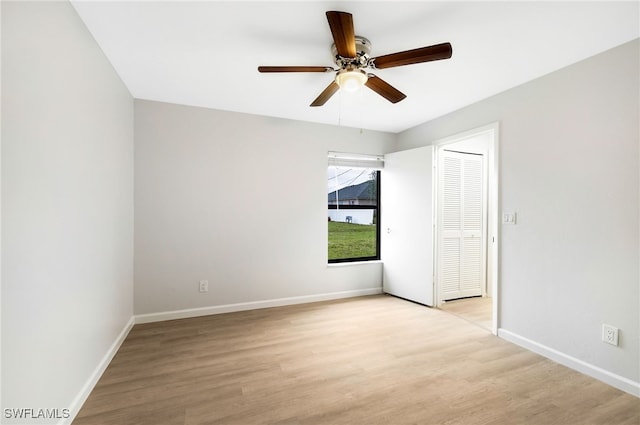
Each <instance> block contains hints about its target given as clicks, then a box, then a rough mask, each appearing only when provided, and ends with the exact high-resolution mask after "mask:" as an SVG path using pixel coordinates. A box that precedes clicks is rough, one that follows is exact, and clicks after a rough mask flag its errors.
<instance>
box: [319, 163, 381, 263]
mask: <svg viewBox="0 0 640 425" xmlns="http://www.w3.org/2000/svg"><path fill="white" fill-rule="evenodd" d="M367 165H372V164H371V162H370V163H369V164H367ZM379 200H380V171H379V170H378V169H376V168H374V167H370V168H364V167H361V166H359V167H358V166H349V165H347V166H342V165H331V161H330V165H329V167H328V169H327V215H328V258H329V262H330V263H340V262H349V261H367V260H379V259H380V229H379V226H378V223H379V222H380V209H379Z"/></svg>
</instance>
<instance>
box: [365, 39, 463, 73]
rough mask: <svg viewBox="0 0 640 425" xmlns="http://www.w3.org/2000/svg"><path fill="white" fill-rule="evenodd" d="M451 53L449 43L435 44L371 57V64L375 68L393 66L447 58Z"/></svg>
mask: <svg viewBox="0 0 640 425" xmlns="http://www.w3.org/2000/svg"><path fill="white" fill-rule="evenodd" d="M452 53H453V51H452V49H451V43H442V44H435V45H433V46H428V47H420V48H418V49H413V50H406V51H404V52H398V53H391V54H389V55H384V56H378V57H377V58H374V59H373V65H374V66H375V67H376V68H377V69H385V68H392V67H394V66H403V65H411V64H414V63H422V62H429V61H437V60H441V59H449V58H450V57H451V54H452Z"/></svg>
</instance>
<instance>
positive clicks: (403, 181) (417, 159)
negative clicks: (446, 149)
mask: <svg viewBox="0 0 640 425" xmlns="http://www.w3.org/2000/svg"><path fill="white" fill-rule="evenodd" d="M432 174H433V147H432V146H426V147H422V148H417V149H410V150H407V151H402V152H395V153H392V154H387V155H385V157H384V171H383V172H382V178H381V182H380V183H381V192H382V194H381V197H380V198H381V199H380V201H381V209H380V219H381V220H380V222H381V225H382V227H381V251H382V252H381V258H382V262H383V290H384V292H385V293H388V294H391V295H395V296H398V297H401V298H405V299H408V300H411V301H415V302H418V303H421V304H425V305H428V306H433V305H434V301H433V300H434V296H433V293H434V287H433V209H432V206H433V176H432Z"/></svg>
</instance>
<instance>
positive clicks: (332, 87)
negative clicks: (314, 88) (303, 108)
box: [309, 81, 340, 106]
mask: <svg viewBox="0 0 640 425" xmlns="http://www.w3.org/2000/svg"><path fill="white" fill-rule="evenodd" d="M339 88H340V86H339V85H338V83H336V82H335V81H332V82H331V84H329V85H328V86H327V88H326V89H324V90H323V91H322V93H320V96H318V97H316V100H314V101H313V103H311V105H309V106H322V105H324V104H325V103H327V100H329V98H330V97H331V96H333V95H334V93H335V92H337V91H338V89H339Z"/></svg>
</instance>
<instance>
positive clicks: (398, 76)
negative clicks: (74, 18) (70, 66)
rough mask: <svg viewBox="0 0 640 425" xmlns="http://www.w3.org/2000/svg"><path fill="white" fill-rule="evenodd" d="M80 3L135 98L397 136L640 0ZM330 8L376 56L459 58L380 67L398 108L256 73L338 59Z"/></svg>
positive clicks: (613, 38)
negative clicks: (428, 51) (349, 19)
mask: <svg viewBox="0 0 640 425" xmlns="http://www.w3.org/2000/svg"><path fill="white" fill-rule="evenodd" d="M72 4H73V5H74V7H75V8H76V10H77V11H78V13H79V15H80V17H81V18H82V20H83V21H84V22H85V24H86V25H87V27H88V28H89V30H90V31H91V33H92V34H93V36H94V37H95V39H96V40H97V42H98V44H99V45H100V46H101V48H102V49H103V50H104V52H105V54H106V55H107V57H108V58H109V60H110V61H111V63H112V64H113V66H114V67H115V69H116V71H117V72H118V74H119V75H120V77H121V78H122V80H123V81H124V83H125V84H126V86H127V87H128V88H129V90H130V91H131V94H132V95H133V96H134V97H135V98H138V99H149V100H157V101H163V102H171V103H178V104H186V105H193V106H202V107H207V108H214V109H222V110H228V111H237V112H245V113H250V114H258V115H267V116H274V117H282V118H290V119H295V120H303V121H310V122H319V123H328V124H334V125H343V126H349V127H358V128H364V129H372V130H382V131H390V132H394V133H395V132H399V131H402V130H405V129H407V128H410V127H412V126H415V125H417V124H419V123H422V122H425V121H428V120H430V119H433V118H436V117H439V116H442V115H444V114H447V113H449V112H452V111H454V110H457V109H459V108H461V107H464V106H466V105H469V104H471V103H474V102H476V101H479V100H481V99H485V98H487V97H489V96H492V95H494V94H496V93H499V92H501V91H504V90H506V89H508V88H511V87H514V86H517V85H519V84H522V83H525V82H527V81H530V80H532V79H534V78H537V77H539V76H541V75H544V74H547V73H549V72H552V71H554V70H557V69H559V68H562V67H565V66H567V65H569V64H572V63H575V62H577V61H580V60H582V59H584V58H587V57H589V56H593V55H595V54H597V53H599V52H602V51H604V50H607V49H609V48H612V47H614V46H617V45H620V44H623V43H625V42H627V41H629V40H632V39H635V38H638V37H639V35H640V24H639V19H640V18H639V13H640V8H639V4H640V3H639V2H638V1H629V2H618V3H614V2H609V1H606V2H575V1H573V2H563V3H560V2H481V1H474V2H417V1H413V2H380V1H319V2H316V1H299V2H269V1H260V2H246V1H240V2H221V1H196V2H186V1H177V2H168V1H136V2H134V1H118V2H117V1H106V2H104V1H81V0H74V1H72ZM327 10H340V11H346V12H350V13H352V14H353V19H354V26H355V32H356V34H358V35H362V36H364V37H367V38H368V39H369V40H370V41H371V43H372V46H373V48H372V52H371V55H372V56H374V57H375V56H380V55H384V54H388V53H393V52H398V51H403V50H408V49H413V48H417V47H423V46H428V45H432V44H437V43H441V42H446V41H449V42H451V44H452V45H453V57H452V58H451V59H449V60H443V61H437V62H429V63H422V64H416V65H409V66H404V67H398V68H390V69H385V70H378V71H376V75H378V76H379V77H381V78H383V79H384V80H385V81H387V82H388V83H390V84H392V85H393V86H395V87H396V88H397V89H399V90H400V91H402V92H404V93H405V94H406V95H407V98H406V99H405V100H403V101H402V102H400V103H397V104H395V105H393V104H391V103H389V102H388V101H386V100H385V99H384V98H382V97H380V96H379V95H377V94H376V93H374V92H372V91H371V90H369V89H367V88H364V89H363V90H361V91H360V92H357V93H355V94H346V93H340V92H339V93H336V94H335V95H334V96H333V98H331V99H330V100H329V101H328V102H327V103H326V104H325V105H324V106H323V107H318V108H311V107H309V104H310V103H311V101H313V99H315V98H316V96H317V95H318V94H320V92H321V91H322V90H323V89H324V88H325V87H326V86H327V85H328V84H329V83H330V81H331V79H332V78H333V74H331V73H326V74H322V73H296V74H290V73H287V74H260V73H258V72H257V69H256V68H257V67H258V65H318V66H332V65H333V63H332V58H331V52H330V45H331V43H332V38H331V32H330V30H329V26H328V24H327V20H326V17H325V11H327ZM603 83H606V82H603Z"/></svg>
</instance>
